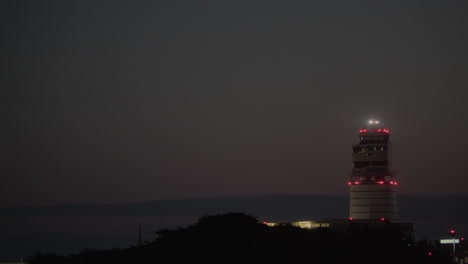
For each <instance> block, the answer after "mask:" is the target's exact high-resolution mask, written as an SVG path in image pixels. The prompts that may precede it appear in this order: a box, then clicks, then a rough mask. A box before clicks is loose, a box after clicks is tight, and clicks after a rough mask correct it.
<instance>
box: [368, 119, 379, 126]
mask: <svg viewBox="0 0 468 264" xmlns="http://www.w3.org/2000/svg"><path fill="white" fill-rule="evenodd" d="M379 123H380V121H379V120H372V119H371V120H369V124H370V125H373V124H376V125H377V124H379Z"/></svg>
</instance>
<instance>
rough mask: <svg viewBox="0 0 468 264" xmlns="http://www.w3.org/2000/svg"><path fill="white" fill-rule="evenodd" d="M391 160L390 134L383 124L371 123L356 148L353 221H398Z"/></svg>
mask: <svg viewBox="0 0 468 264" xmlns="http://www.w3.org/2000/svg"><path fill="white" fill-rule="evenodd" d="M391 160H392V159H391V144H390V131H389V130H388V129H386V128H384V127H383V126H382V123H381V122H380V121H378V120H370V121H369V123H368V127H367V128H366V129H361V130H359V143H358V144H354V145H353V163H354V167H353V170H352V172H351V175H350V180H349V182H348V185H349V187H350V190H349V194H350V208H349V217H350V219H365V220H376V219H379V220H398V210H397V203H396V193H395V189H396V186H397V185H398V183H397V181H396V180H395V175H394V173H393V172H392V171H391Z"/></svg>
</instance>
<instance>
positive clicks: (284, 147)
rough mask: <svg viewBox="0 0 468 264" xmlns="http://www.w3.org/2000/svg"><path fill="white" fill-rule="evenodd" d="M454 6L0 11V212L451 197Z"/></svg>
mask: <svg viewBox="0 0 468 264" xmlns="http://www.w3.org/2000/svg"><path fill="white" fill-rule="evenodd" d="M467 12H468V2H467V1H465V0H438V1H436V0H424V1H412V0H409V1H408V0H406V1H348V0H340V1H333V0H319V1H311V0H307V1H305V0H304V1H291V0H288V1H274V0H258V1H257V0H250V1H239V0H236V1H175V0H170V1H61V0H60V1H12V0H4V1H1V2H0V23H1V24H0V26H1V29H0V34H1V35H0V36H1V39H0V118H1V124H2V126H1V129H0V155H1V157H0V175H1V179H2V183H1V185H0V186H1V187H0V188H1V190H0V205H1V206H11V205H38V204H43V205H49V204H61V203H108V202H110V203H113V202H124V201H143V200H157V199H173V198H200V197H224V196H236V197H237V196H253V195H264V194H304V195H314V194H330V195H346V194H347V192H348V188H347V180H348V177H349V173H350V172H351V169H352V166H353V165H352V162H351V154H352V148H351V146H352V144H354V143H357V142H358V131H359V129H360V128H364V127H365V126H366V122H367V120H368V119H370V118H377V119H380V120H381V121H382V122H383V123H384V125H385V127H386V128H388V129H389V130H390V132H391V138H390V139H391V142H392V143H393V169H394V170H395V171H396V177H397V179H398V180H399V182H400V186H399V189H398V194H404V195H409V194H433V195H447V194H466V190H467V187H468V173H467V171H468V138H467V135H468V119H467V117H468V105H467V103H468V74H467V70H468V48H467V47H468V16H467V15H466V14H467Z"/></svg>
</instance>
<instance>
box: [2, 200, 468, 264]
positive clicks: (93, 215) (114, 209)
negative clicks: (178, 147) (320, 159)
mask: <svg viewBox="0 0 468 264" xmlns="http://www.w3.org/2000/svg"><path fill="white" fill-rule="evenodd" d="M398 208H399V215H400V220H401V221H405V222H413V223H415V228H416V238H417V239H431V240H437V239H439V238H443V237H445V236H446V233H447V230H448V229H450V228H455V229H457V230H458V233H459V234H460V235H464V234H468V224H467V223H468V196H399V197H398ZM224 212H245V213H248V214H251V215H255V216H258V217H259V218H260V220H261V221H271V222H289V221H298V220H318V219H323V218H347V217H348V197H347V196H312V195H267V196H258V197H244V198H239V197H225V198H206V199H182V200H161V201H145V202H134V203H121V204H65V205H54V206H30V207H14V208H0V219H1V221H2V225H0V236H1V237H2V240H1V241H0V248H2V249H4V250H2V252H0V262H4V261H18V260H19V259H20V257H24V256H27V255H30V254H32V253H34V252H36V251H38V250H40V251H44V252H47V251H50V252H61V253H70V252H77V251H79V250H82V249H83V248H112V247H126V246H129V245H132V244H136V243H137V241H138V224H139V223H141V227H142V234H143V240H153V239H154V238H155V232H156V231H157V230H159V229H161V228H165V227H168V228H171V227H177V226H186V225H189V224H192V223H194V222H195V221H196V220H197V219H198V218H199V217H200V216H202V215H207V214H217V213H224Z"/></svg>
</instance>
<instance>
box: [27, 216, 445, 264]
mask: <svg viewBox="0 0 468 264" xmlns="http://www.w3.org/2000/svg"><path fill="white" fill-rule="evenodd" d="M157 235H158V237H157V238H156V239H155V240H154V241H151V242H147V243H145V244H143V245H140V246H134V247H129V248H123V249H111V250H92V249H91V250H90V249H87V250H84V251H82V252H80V253H79V254H71V255H68V256H62V255H58V254H54V253H53V254H42V253H37V254H35V255H34V256H32V257H31V258H30V259H29V263H31V264H81V263H87V264H94V263H95V264H101V263H174V264H177V263H213V264H214V263H247V264H249V263H252V264H253V263H257V264H258V263H295V264H301V263H344V262H352V263H384V264H385V263H388V264H390V263H399V264H401V263H403V264H405V263H447V260H449V258H448V257H447V256H441V255H439V254H438V251H437V248H435V247H434V246H433V245H431V244H430V243H428V242H427V241H418V242H416V241H409V240H408V238H407V237H404V235H403V233H402V232H401V230H398V229H395V228H394V227H393V226H391V225H388V226H387V227H385V228H383V229H379V230H370V229H368V230H363V229H353V228H350V229H349V230H348V231H347V232H338V231H334V230H331V229H327V228H318V229H312V230H307V229H301V228H298V227H293V226H290V225H281V226H276V227H269V226H267V225H264V224H261V223H259V221H258V218H256V217H253V216H250V215H247V214H245V213H243V212H241V213H236V212H229V213H224V214H217V215H206V216H202V217H200V218H199V220H198V221H197V222H196V223H195V224H193V225H189V226H188V227H185V228H176V229H161V230H159V231H158V232H157ZM408 245H410V246H408ZM428 251H431V252H433V255H432V256H428V255H427V252H428Z"/></svg>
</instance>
